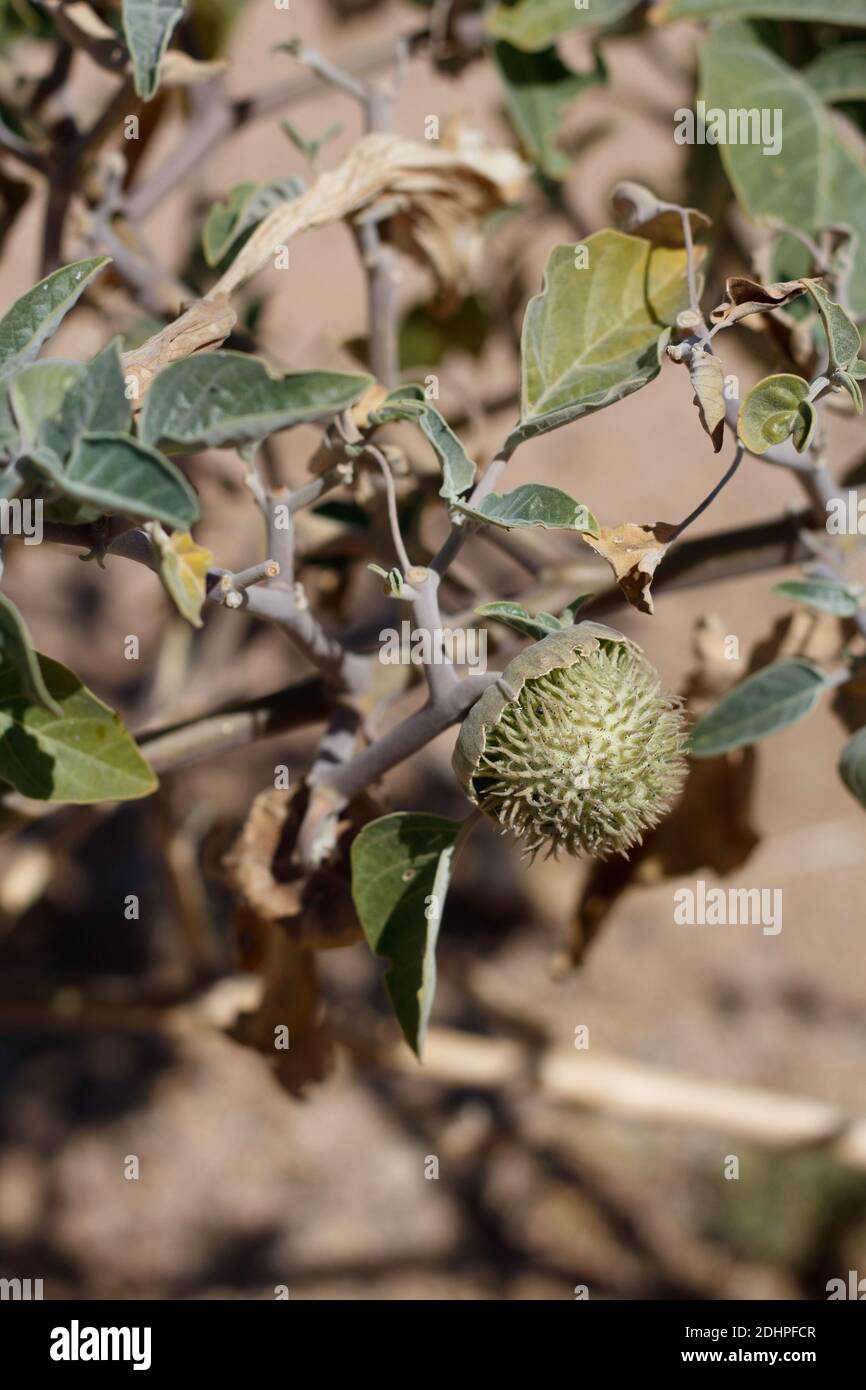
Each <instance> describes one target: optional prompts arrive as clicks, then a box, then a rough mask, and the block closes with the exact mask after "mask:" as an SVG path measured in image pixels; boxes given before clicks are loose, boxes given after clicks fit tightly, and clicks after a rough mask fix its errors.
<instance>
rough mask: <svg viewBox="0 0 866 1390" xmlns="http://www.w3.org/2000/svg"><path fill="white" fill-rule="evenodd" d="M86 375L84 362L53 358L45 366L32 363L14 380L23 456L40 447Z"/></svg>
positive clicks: (14, 406)
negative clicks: (69, 394)
mask: <svg viewBox="0 0 866 1390" xmlns="http://www.w3.org/2000/svg"><path fill="white" fill-rule="evenodd" d="M83 371H84V367H83V366H82V364H81V363H80V362H62V361H60V360H58V359H57V358H49V359H48V360H47V361H45V362H32V363H31V364H30V366H29V367H23V368H22V370H21V371H20V372H18V374H17V376H14V377H13V378H12V380H11V382H10V383H9V400H10V402H11V405H12V411H13V414H14V416H15V420H16V422H17V425H18V430H19V433H20V445H21V450H22V452H27V451H29V450H32V449H35V448H36V447H37V445H38V444H39V442H40V440H41V438H42V435H43V431H44V429H45V427H46V425H47V424H48V423H49V422H50V421H52V420H54V419H55V418H56V417H57V415H58V413H59V411H60V408H61V406H62V404H63V398H64V396H65V395H66V393H67V391H68V390H69V388H70V386H72V384H73V383H74V382H76V381H77V380H78V378H79V377H80V376H81V373H82V372H83Z"/></svg>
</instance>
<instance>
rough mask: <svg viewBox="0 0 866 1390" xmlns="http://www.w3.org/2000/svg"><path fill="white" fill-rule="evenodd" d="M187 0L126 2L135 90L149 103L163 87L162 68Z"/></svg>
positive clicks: (125, 24)
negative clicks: (158, 87)
mask: <svg viewBox="0 0 866 1390" xmlns="http://www.w3.org/2000/svg"><path fill="white" fill-rule="evenodd" d="M183 11H184V0H123V32H124V35H125V36H126V44H127V47H128V49H129V51H130V54H131V55H132V68H133V73H134V75H135V90H136V91H137V93H138V95H139V96H140V97H142V98H143V99H144V100H145V101H150V98H151V97H152V96H153V95H154V93H155V92H156V89H157V86H158V85H159V65H160V63H161V61H162V56H163V54H164V53H165V50H166V48H167V47H168V41H169V39H170V38H171V36H172V33H173V32H174V28H175V25H176V24H177V22H178V20H179V19H180V17H181V15H182V14H183Z"/></svg>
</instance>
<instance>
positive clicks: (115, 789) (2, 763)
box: [0, 656, 157, 805]
mask: <svg viewBox="0 0 866 1390" xmlns="http://www.w3.org/2000/svg"><path fill="white" fill-rule="evenodd" d="M38 661H39V666H40V669H41V675H42V679H43V680H44V682H45V686H46V688H47V690H48V693H49V696H50V698H51V699H52V700H53V701H55V702H56V703H57V705H59V707H60V714H59V716H58V715H56V714H50V713H49V712H48V711H47V710H45V709H43V708H41V706H40V705H38V704H36V703H34V702H33V700H32V699H31V697H30V694H29V692H28V688H27V682H26V681H25V680H24V678H23V677H22V674H21V671H20V670H19V669H18V668H17V667H16V666H13V665H11V664H4V665H3V666H2V667H0V777H2V778H3V779H4V781H6V782H10V783H11V784H12V786H13V787H15V789H16V791H19V792H21V793H22V795H23V796H32V797H35V798H36V799H37V800H39V801H67V802H74V803H75V804H77V805H88V804H90V803H92V802H96V801H130V800H133V799H135V798H136V797H140V796H148V795H149V793H150V792H152V791H154V790H155V788H156V786H157V780H156V777H155V776H154V774H153V771H152V770H151V768H150V767H149V766H148V764H147V763H146V762H145V760H144V758H143V757H142V756H141V754H140V752H139V751H138V748H137V747H136V745H135V742H134V741H133V739H132V738H131V737H130V735H129V733H128V731H127V730H126V728H125V727H124V725H123V722H122V721H121V719H120V716H119V715H118V714H115V712H114V711H113V710H111V709H109V707H108V706H107V705H104V704H103V703H102V701H101V700H98V699H97V698H96V696H95V695H94V694H92V692H91V691H89V690H88V689H87V687H86V686H84V685H82V684H81V681H80V680H79V679H78V677H77V676H75V675H73V673H72V672H71V671H68V670H67V669H66V667H65V666H61V665H60V663H59V662H57V661H51V660H49V658H48V657H46V656H40V657H39V658H38Z"/></svg>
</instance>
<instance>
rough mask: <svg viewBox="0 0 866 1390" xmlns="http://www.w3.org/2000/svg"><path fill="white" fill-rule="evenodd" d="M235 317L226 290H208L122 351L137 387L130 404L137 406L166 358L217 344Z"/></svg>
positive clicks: (173, 358)
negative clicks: (176, 315)
mask: <svg viewBox="0 0 866 1390" xmlns="http://www.w3.org/2000/svg"><path fill="white" fill-rule="evenodd" d="M236 321H237V315H236V314H235V311H234V309H233V308H232V307H231V304H230V303H229V299H228V295H226V294H211V295H209V296H208V297H207V299H198V300H195V302H194V303H192V304H190V305H189V306H188V307H187V308H186V309H185V310H184V311H183V313H182V314H181V315H180V317H179V318H176V319H175V320H174V322H173V323H170V324H168V325H167V326H166V327H165V328H161V329H160V331H159V332H158V333H154V335H153V337H151V338H148V339H147V341H146V342H144V343H142V344H141V347H137V348H133V349H132V350H131V351H130V352H125V353H124V354H123V358H122V361H123V370H124V373H125V375H126V377H127V378H129V377H133V378H134V379H135V382H136V389H135V391H134V393H133V395H132V401H133V407H134V409H136V410H138V409H140V407H141V404H142V401H143V399H144V393H145V392H146V390H147V388H148V386H149V385H150V383H151V381H152V380H153V378H154V377H155V376H156V373H157V372H158V371H159V370H160V368H161V367H165V366H167V365H168V363H169V362H177V361H179V359H180V358H182V357H191V356H192V354H193V353H194V352H202V351H204V349H206V348H216V347H219V345H220V343H223V342H225V340H226V338H227V337H228V336H229V334H230V333H231V331H232V329H233V328H234V326H235V323H236Z"/></svg>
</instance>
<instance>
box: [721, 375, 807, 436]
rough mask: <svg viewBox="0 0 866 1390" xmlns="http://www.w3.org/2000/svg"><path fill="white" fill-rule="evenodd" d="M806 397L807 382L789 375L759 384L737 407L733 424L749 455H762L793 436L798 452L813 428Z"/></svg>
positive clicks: (772, 377) (770, 378) (777, 376)
mask: <svg viewBox="0 0 866 1390" xmlns="http://www.w3.org/2000/svg"><path fill="white" fill-rule="evenodd" d="M808 397H809V383H808V381H804V380H803V378H802V377H801V376H794V375H793V374H792V373H790V372H780V373H779V374H778V375H776V376H766V377H764V379H763V381H759V382H758V384H757V386H753V387H752V389H751V391H750V392H749V394H748V395H747V396H746V399H745V400H744V401H743V404H742V405H741V406H740V418H739V420H738V421H737V433H738V434H739V436H740V438H741V439H742V441H743V443H744V444H745V446H746V448H747V449H748V450H749V451H750V452H751V453H753V454H765V453H766V452H767V450H768V449H771V448H772V447H773V445H774V444H782V443H784V441H785V440H786V439H789V438H790V437H791V436H793V439H794V443H795V445H796V446H797V448H798V449H800V450H801V451H802V450H803V449H804V448H805V447H806V445H807V444H808V442H809V439H810V438H811V436H812V431H813V429H814V427H815V412H814V410H813V408H812V405H811V403H810V401H809V399H808Z"/></svg>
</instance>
